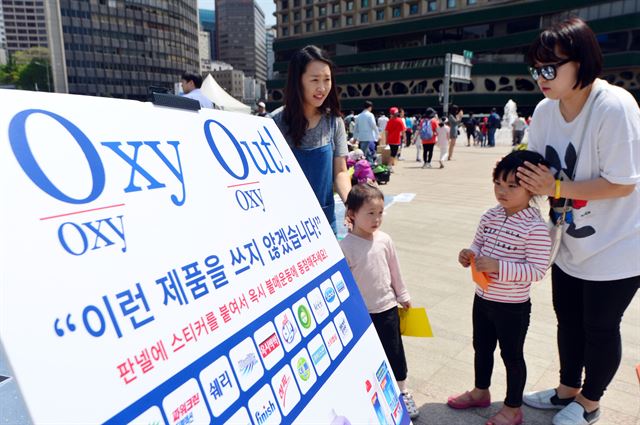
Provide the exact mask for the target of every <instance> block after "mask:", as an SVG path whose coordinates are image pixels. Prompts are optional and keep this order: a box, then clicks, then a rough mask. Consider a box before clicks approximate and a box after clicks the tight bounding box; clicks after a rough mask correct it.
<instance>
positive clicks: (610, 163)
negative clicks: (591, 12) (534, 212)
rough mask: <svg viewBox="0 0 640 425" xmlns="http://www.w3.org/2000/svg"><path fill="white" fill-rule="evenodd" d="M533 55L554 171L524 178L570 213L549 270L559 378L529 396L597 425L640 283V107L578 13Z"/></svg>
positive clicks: (562, 415) (538, 113) (556, 214)
mask: <svg viewBox="0 0 640 425" xmlns="http://www.w3.org/2000/svg"><path fill="white" fill-rule="evenodd" d="M528 60H529V63H530V65H531V67H530V72H531V76H532V77H533V79H534V80H535V81H536V82H537V83H538V86H539V87H540V89H541V91H542V93H543V94H544V96H545V99H543V100H542V101H541V102H540V103H539V104H538V106H537V107H536V109H535V112H534V114H533V119H532V120H531V126H530V127H529V141H528V148H529V149H531V150H533V151H535V152H538V153H540V154H544V155H545V156H546V158H547V161H549V163H550V167H542V166H536V165H533V164H525V166H523V167H521V168H520V169H519V170H518V177H519V178H520V182H521V185H522V186H523V187H525V188H526V189H527V190H529V191H531V192H533V193H535V194H538V195H545V196H549V199H550V203H551V218H552V220H553V221H554V222H556V221H557V220H558V219H559V218H560V216H561V215H562V211H563V210H564V209H565V208H567V207H569V208H568V210H569V211H568V212H567V213H566V216H565V220H564V225H563V227H562V228H563V234H562V239H561V244H560V247H559V250H558V254H557V257H556V259H555V261H554V264H553V267H552V269H551V285H552V291H553V292H552V295H553V307H554V310H555V312H556V318H557V321H558V324H557V344H558V354H559V358H560V376H559V378H560V382H559V385H558V386H557V387H555V388H551V389H547V390H543V391H536V392H532V393H529V394H525V396H524V402H525V403H526V404H528V405H529V406H531V407H535V408H539V409H557V410H560V411H559V412H558V413H557V414H556V415H555V416H554V418H553V424H554V425H579V424H580V425H584V424H592V423H594V422H596V421H598V419H599V418H600V416H601V411H600V399H601V398H602V397H603V395H604V392H605V390H606V389H607V387H608V386H609V384H610V383H611V381H612V380H613V377H614V376H615V374H616V372H617V370H618V367H619V366H620V361H621V357H622V341H621V336H620V322H621V321H622V317H623V315H624V312H625V310H626V309H627V307H628V306H629V304H630V303H631V301H632V300H633V298H634V296H635V294H636V292H637V290H638V286H639V285H640V261H637V260H638V258H640V187H639V186H640V185H639V184H638V183H640V108H638V102H637V101H636V99H634V97H633V95H631V94H630V93H629V92H627V91H626V90H625V89H623V88H621V87H618V86H615V85H611V84H609V83H608V82H607V81H605V80H601V79H599V78H597V77H598V75H601V72H602V52H601V50H600V45H599V44H598V40H597V39H596V36H595V34H594V33H593V31H592V30H591V29H590V28H589V26H588V25H587V24H586V23H585V22H584V21H582V20H580V19H579V18H570V19H567V20H564V21H561V22H558V23H557V24H554V25H553V26H551V27H550V28H548V29H546V30H545V31H543V32H542V33H541V34H540V35H539V36H538V37H537V38H536V39H535V41H534V42H533V44H532V45H531V47H530V49H529V54H528ZM583 374H584V375H583ZM583 376H584V380H583Z"/></svg>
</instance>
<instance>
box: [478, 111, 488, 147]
mask: <svg viewBox="0 0 640 425" xmlns="http://www.w3.org/2000/svg"><path fill="white" fill-rule="evenodd" d="M488 122H489V117H484V118H482V120H481V121H480V123H479V124H478V127H479V129H480V147H485V146H487V142H488V140H489V124H488Z"/></svg>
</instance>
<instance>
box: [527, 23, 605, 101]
mask: <svg viewBox="0 0 640 425" xmlns="http://www.w3.org/2000/svg"><path fill="white" fill-rule="evenodd" d="M556 47H557V48H558V53H559V54H560V55H562V57H559V56H558V55H557V54H556ZM528 59H529V63H530V64H531V65H536V64H549V63H554V62H560V61H562V60H564V59H569V60H572V61H575V62H578V63H579V64H580V69H578V78H577V80H576V84H575V85H574V86H573V88H574V89H576V88H578V87H579V88H584V87H587V86H588V85H589V84H591V83H593V81H594V80H595V79H596V78H597V77H598V76H599V75H600V73H601V72H602V51H601V50H600V45H599V44H598V40H597V39H596V35H595V34H594V32H593V31H592V30H591V28H589V26H588V25H587V24H586V23H585V22H584V21H583V20H582V19H580V18H577V17H572V18H568V19H565V20H564V21H562V22H558V23H556V24H554V25H552V26H551V27H549V28H547V29H546V30H544V31H543V32H542V33H540V35H539V36H538V38H536V39H535V40H534V42H533V44H531V47H529V53H528Z"/></svg>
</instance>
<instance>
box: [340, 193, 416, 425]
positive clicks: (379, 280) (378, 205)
mask: <svg viewBox="0 0 640 425" xmlns="http://www.w3.org/2000/svg"><path fill="white" fill-rule="evenodd" d="M346 207H347V216H348V217H349V219H350V220H351V223H352V224H353V230H352V231H351V232H350V233H349V234H347V236H346V237H345V238H344V239H343V240H342V241H340V247H341V248H342V251H343V252H344V256H345V257H346V259H347V263H348V264H349V268H350V269H351V273H353V277H354V278H355V280H356V283H357V284H358V289H359V290H360V294H362V298H363V299H364V302H365V304H366V306H367V310H368V311H369V314H370V315H371V321H372V322H373V325H374V327H375V328H376V332H377V333H378V337H379V338H380V342H382V347H383V348H384V352H385V354H386V355H387V358H388V359H389V363H390V365H391V369H392V370H393V374H394V375H395V377H396V380H397V382H398V387H400V392H401V393H402V398H403V400H404V403H405V406H406V407H407V411H408V412H409V416H410V417H411V418H412V419H414V418H417V417H418V415H419V412H418V408H417V407H416V404H415V402H414V401H413V397H412V396H411V394H410V393H409V392H408V391H407V384H406V379H407V360H406V358H405V355H404V347H403V345H402V337H401V336H400V318H399V316H398V303H399V304H400V305H401V306H402V307H404V308H408V307H411V300H410V297H409V291H408V290H407V287H406V286H405V285H404V282H403V281H402V276H401V275H400V264H399V263H398V256H397V254H396V250H395V247H394V246H393V242H392V241H391V238H390V237H389V235H387V234H386V233H384V232H382V231H381V230H379V229H380V225H381V224H382V214H383V212H384V195H383V194H382V192H381V191H380V190H379V189H378V188H377V187H375V186H372V185H370V184H367V183H363V184H358V185H356V186H354V187H353V188H351V191H350V192H349V196H348V197H347V202H346Z"/></svg>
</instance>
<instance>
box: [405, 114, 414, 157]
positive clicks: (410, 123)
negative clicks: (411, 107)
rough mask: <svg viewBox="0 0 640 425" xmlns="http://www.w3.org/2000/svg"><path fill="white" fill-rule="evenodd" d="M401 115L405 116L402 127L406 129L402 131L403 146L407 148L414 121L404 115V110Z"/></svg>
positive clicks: (409, 143)
mask: <svg viewBox="0 0 640 425" xmlns="http://www.w3.org/2000/svg"><path fill="white" fill-rule="evenodd" d="M402 113H403V114H405V115H404V125H405V127H406V129H405V130H404V140H405V143H404V146H405V147H407V148H408V147H409V145H411V137H412V136H413V125H414V119H413V118H412V117H410V116H408V115H406V113H405V112H404V109H403V110H402Z"/></svg>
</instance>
